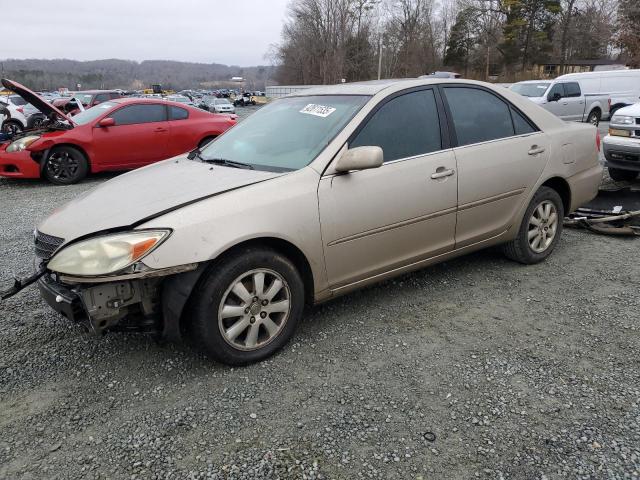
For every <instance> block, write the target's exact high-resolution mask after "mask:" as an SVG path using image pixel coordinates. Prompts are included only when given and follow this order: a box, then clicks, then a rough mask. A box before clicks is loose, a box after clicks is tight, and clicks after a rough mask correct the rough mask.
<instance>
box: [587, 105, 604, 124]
mask: <svg viewBox="0 0 640 480" xmlns="http://www.w3.org/2000/svg"><path fill="white" fill-rule="evenodd" d="M600 116H601V113H600V110H598V109H597V108H596V109H593V110H591V112H590V113H589V116H588V117H587V123H590V124H591V125H593V126H594V127H597V126H598V125H600Z"/></svg>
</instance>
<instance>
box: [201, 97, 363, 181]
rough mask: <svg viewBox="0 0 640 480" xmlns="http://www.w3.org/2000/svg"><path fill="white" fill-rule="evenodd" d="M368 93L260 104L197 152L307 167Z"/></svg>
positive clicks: (263, 164)
mask: <svg viewBox="0 0 640 480" xmlns="http://www.w3.org/2000/svg"><path fill="white" fill-rule="evenodd" d="M369 98H370V97H368V96H358V95H326V96H324V95H323V96H306V97H290V98H282V99H280V100H276V101H275V102H273V103H271V104H269V105H267V106H266V107H263V108H261V109H260V110H258V111H257V112H256V113H254V114H253V115H251V116H250V117H249V118H247V119H246V120H245V121H243V122H242V123H239V124H238V125H236V126H235V127H233V128H232V129H230V130H229V131H228V132H226V133H225V134H224V135H222V136H221V137H219V138H218V139H217V140H215V141H213V142H211V143H210V144H209V145H208V146H207V147H206V148H205V149H204V150H203V151H202V153H201V157H202V159H203V160H205V161H206V160H214V159H223V160H229V161H233V162H241V163H246V164H249V165H252V166H253V167H254V168H256V169H259V170H269V171H276V172H283V171H290V170H298V169H300V168H303V167H305V166H307V165H308V164H309V163H311V161H312V160H313V159H314V158H316V156H317V155H318V154H319V153H320V152H321V151H322V150H323V149H324V148H325V147H326V146H327V145H328V143H329V142H330V141H331V140H332V139H333V138H334V137H335V136H336V135H337V134H338V132H339V131H340V130H341V129H342V128H343V127H344V126H345V125H346V124H347V122H348V121H349V120H351V119H352V118H353V116H354V115H355V114H356V113H357V112H358V111H359V110H360V109H361V108H362V106H363V105H364V104H365V103H366V102H367V100H369Z"/></svg>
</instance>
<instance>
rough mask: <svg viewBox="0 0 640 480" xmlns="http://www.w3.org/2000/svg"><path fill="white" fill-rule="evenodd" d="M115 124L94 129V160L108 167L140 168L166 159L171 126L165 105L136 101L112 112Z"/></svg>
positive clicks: (111, 115)
mask: <svg viewBox="0 0 640 480" xmlns="http://www.w3.org/2000/svg"><path fill="white" fill-rule="evenodd" d="M109 116H110V117H112V118H113V119H114V120H115V122H116V124H115V125H114V126H112V127H98V126H96V127H95V128H94V129H93V148H94V155H93V160H94V161H95V162H96V163H98V164H99V165H101V166H104V167H108V168H122V169H129V168H137V167H140V166H142V165H146V164H149V163H152V162H157V161H158V160H163V159H165V158H167V157H168V156H169V155H168V144H169V136H170V126H169V122H168V121H167V108H166V105H164V104H160V103H137V104H133V105H125V106H124V107H122V108H119V109H117V110H115V111H113V112H111V113H110V114H109Z"/></svg>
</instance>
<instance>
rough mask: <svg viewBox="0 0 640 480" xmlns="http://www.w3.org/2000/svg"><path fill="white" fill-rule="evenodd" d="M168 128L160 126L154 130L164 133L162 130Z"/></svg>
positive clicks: (164, 130)
mask: <svg viewBox="0 0 640 480" xmlns="http://www.w3.org/2000/svg"><path fill="white" fill-rule="evenodd" d="M166 131H167V129H166V128H162V127H158V128H156V129H155V130H154V132H158V133H162V132H166Z"/></svg>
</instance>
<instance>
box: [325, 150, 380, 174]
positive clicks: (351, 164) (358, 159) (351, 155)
mask: <svg viewBox="0 0 640 480" xmlns="http://www.w3.org/2000/svg"><path fill="white" fill-rule="evenodd" d="M383 160H384V154H383V152H382V148H380V147H356V148H350V149H349V150H347V151H346V152H344V153H343V154H342V156H341V157H340V158H339V159H338V162H337V163H336V171H337V172H350V171H351V170H367V169H369V168H378V167H379V166H380V165H382V162H383Z"/></svg>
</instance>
